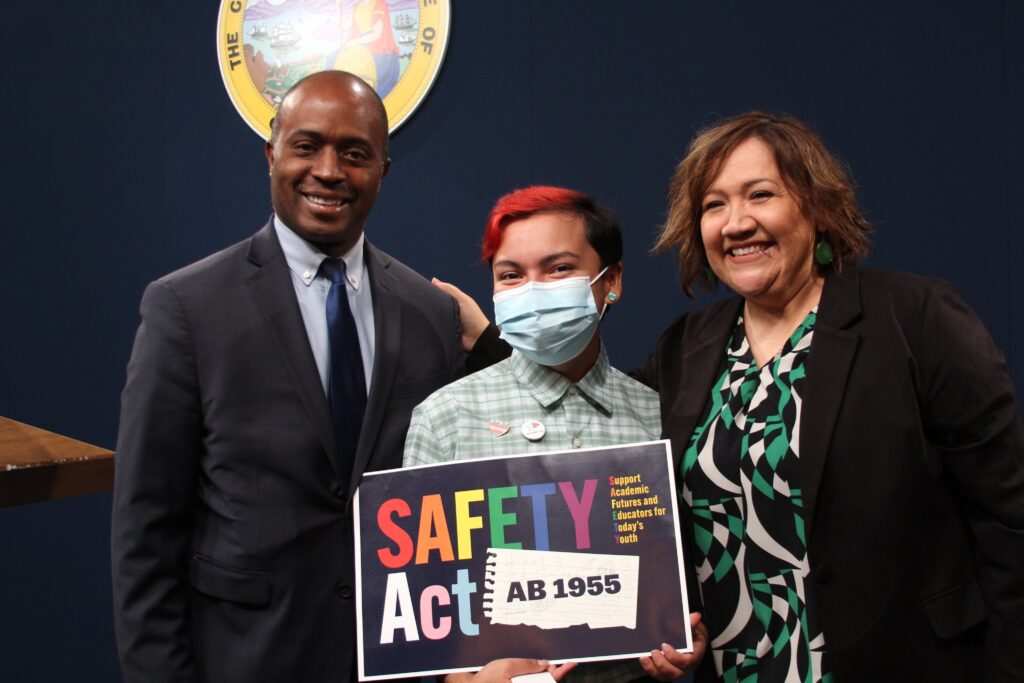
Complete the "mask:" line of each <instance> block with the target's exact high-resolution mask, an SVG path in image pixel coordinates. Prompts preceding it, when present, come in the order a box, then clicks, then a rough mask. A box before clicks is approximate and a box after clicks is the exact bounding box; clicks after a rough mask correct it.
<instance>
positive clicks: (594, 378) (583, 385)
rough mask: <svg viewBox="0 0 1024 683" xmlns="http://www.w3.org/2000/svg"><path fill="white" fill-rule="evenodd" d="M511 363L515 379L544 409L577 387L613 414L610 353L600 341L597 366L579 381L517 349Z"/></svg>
mask: <svg viewBox="0 0 1024 683" xmlns="http://www.w3.org/2000/svg"><path fill="white" fill-rule="evenodd" d="M509 365H510V366H511V368H512V375H513V376H514V377H515V378H516V381H517V382H518V383H519V384H520V385H522V386H523V388H524V389H526V391H527V392H529V394H530V395H531V396H533V398H534V399H535V400H536V401H537V403H539V404H541V405H542V406H544V407H545V408H551V407H552V406H553V405H555V404H557V403H558V402H560V401H561V400H562V399H563V398H565V395H566V393H568V391H569V390H570V389H572V388H573V387H575V388H576V390H577V391H579V392H580V394H581V395H583V397H584V398H586V399H587V402H588V403H590V404H591V405H593V406H594V407H595V408H597V409H598V410H600V411H601V412H602V413H604V414H605V415H611V414H612V409H611V406H612V404H613V403H614V400H613V397H612V396H611V395H610V393H609V392H608V376H609V372H610V370H611V366H610V365H609V363H608V354H607V353H606V352H605V349H604V344H601V350H600V352H599V353H598V354H597V361H596V362H595V363H594V367H592V368H590V370H589V371H588V372H587V374H586V375H584V376H583V379H581V380H580V381H579V382H577V383H576V384H573V383H572V382H570V381H569V380H568V379H566V378H565V377H563V376H562V375H560V374H558V373H557V372H555V371H554V370H552V369H551V368H549V367H547V366H545V365H540V364H539V363H534V362H533V361H532V360H530V359H529V358H527V357H526V356H524V355H523V354H521V353H519V352H518V351H512V357H511V359H509Z"/></svg>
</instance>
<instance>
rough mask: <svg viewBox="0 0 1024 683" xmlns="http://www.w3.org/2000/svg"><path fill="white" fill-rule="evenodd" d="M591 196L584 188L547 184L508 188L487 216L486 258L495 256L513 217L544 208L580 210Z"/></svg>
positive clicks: (488, 259) (482, 250) (522, 216)
mask: <svg viewBox="0 0 1024 683" xmlns="http://www.w3.org/2000/svg"><path fill="white" fill-rule="evenodd" d="M589 199H590V198H589V197H587V195H585V194H583V193H582V192H577V191H576V190H569V189H566V188H564V187H551V186H548V185H534V186H533V187H526V188H523V189H521V190H514V191H512V192H509V193H508V194H507V195H505V196H504V197H502V198H501V199H499V200H498V201H497V203H496V204H495V205H494V208H493V209H491V215H490V216H489V217H488V219H487V227H486V228H485V229H484V239H483V243H482V244H481V245H480V252H481V255H482V256H483V259H484V261H486V262H487V263H490V262H491V261H492V260H493V259H494V253H495V252H496V251H498V247H500V246H501V239H502V236H503V235H504V232H505V228H506V227H507V226H508V224H509V223H511V222H512V221H514V220H518V219H520V218H526V217H527V216H532V215H533V214H535V213H540V212H541V211H566V212H568V213H580V206H581V204H584V203H586V202H588V201H589Z"/></svg>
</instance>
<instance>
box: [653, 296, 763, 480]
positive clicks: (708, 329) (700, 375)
mask: <svg viewBox="0 0 1024 683" xmlns="http://www.w3.org/2000/svg"><path fill="white" fill-rule="evenodd" d="M742 306H743V299H741V298H740V297H734V298H732V299H728V300H726V301H724V302H723V303H722V304H721V305H713V306H711V307H710V308H708V309H707V310H706V311H703V312H697V313H691V314H690V315H691V319H690V320H689V321H688V322H687V325H686V329H685V331H684V332H683V339H682V344H681V346H682V349H681V354H680V358H679V361H678V362H679V368H678V372H676V371H675V369H674V368H672V367H666V368H665V369H664V370H663V371H662V376H664V377H666V378H668V377H673V376H674V377H676V378H678V379H675V380H673V381H672V382H671V383H670V384H668V385H666V383H662V385H661V386H662V390H664V389H665V388H666V386H668V387H671V388H672V389H674V390H675V391H676V395H675V399H674V400H673V401H672V408H671V411H672V415H671V418H669V417H668V416H666V417H665V419H664V423H665V425H671V429H672V433H671V434H666V436H669V437H671V438H672V443H673V444H674V448H673V449H672V457H673V460H674V464H675V469H676V471H678V470H679V466H680V464H681V462H682V457H683V453H684V452H685V451H686V448H687V447H688V446H689V443H690V436H691V435H692V434H693V430H694V428H695V427H696V426H697V421H698V420H699V419H700V418H701V415H703V413H704V407H705V406H706V405H707V401H708V397H709V396H710V393H711V385H712V383H713V382H714V381H715V377H716V376H717V374H718V369H719V367H720V366H721V364H722V354H723V353H724V351H725V345H726V343H727V342H728V341H729V335H730V334H731V333H732V330H733V328H734V327H735V325H736V317H737V316H738V315H739V311H740V308H741V307H742ZM670 390H671V389H670Z"/></svg>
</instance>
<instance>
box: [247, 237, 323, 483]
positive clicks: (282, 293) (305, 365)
mask: <svg viewBox="0 0 1024 683" xmlns="http://www.w3.org/2000/svg"><path fill="white" fill-rule="evenodd" d="M248 256H249V261H250V262H251V263H252V264H253V265H254V266H256V267H255V268H253V272H252V274H251V275H250V276H249V278H248V282H249V286H250V288H251V289H252V293H253V296H254V297H255V299H256V305H257V306H258V307H259V309H260V311H261V312H262V313H263V316H264V318H265V319H266V321H267V326H268V327H269V328H270V330H271V331H272V333H273V334H274V337H275V339H276V340H277V343H278V345H279V346H280V348H281V360H282V362H283V363H284V365H285V367H287V368H288V371H289V372H290V373H291V375H292V378H293V379H294V380H295V385H296V388H297V389H298V391H299V395H300V396H301V397H302V403H303V405H304V406H305V408H306V411H307V412H308V413H309V417H310V419H311V420H312V422H313V425H314V427H315V429H316V431H317V434H318V435H319V436H320V442H321V443H322V444H323V446H324V451H325V452H326V453H327V454H328V458H329V460H330V461H331V467H332V468H333V469H334V473H335V475H338V474H339V473H338V462H337V458H336V457H335V452H336V451H335V445H334V427H333V426H332V423H331V409H330V406H329V405H328V403H327V397H326V395H325V394H324V388H323V384H322V383H321V381H320V373H319V372H318V371H317V367H316V360H315V359H314V358H313V351H312V350H311V349H310V346H309V339H308V338H307V336H306V327H305V325H304V324H303V322H302V313H301V312H300V311H299V306H298V303H297V302H296V300H295V292H294V289H293V285H292V281H291V275H290V273H289V272H288V263H287V261H285V258H284V253H283V252H282V251H281V245H280V243H279V242H278V241H277V235H276V234H275V233H274V224H273V221H271V222H269V223H267V225H265V226H264V227H263V229H262V230H260V231H259V232H258V233H256V235H255V236H254V237H253V239H252V244H251V245H250V247H249V255H248Z"/></svg>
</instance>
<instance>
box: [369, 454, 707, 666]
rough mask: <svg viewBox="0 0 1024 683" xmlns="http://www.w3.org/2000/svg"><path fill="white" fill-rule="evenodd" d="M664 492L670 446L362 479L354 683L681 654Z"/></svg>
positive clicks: (683, 613)
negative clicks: (534, 662) (524, 662)
mask: <svg viewBox="0 0 1024 683" xmlns="http://www.w3.org/2000/svg"><path fill="white" fill-rule="evenodd" d="M675 500H676V492H675V483H674V478H673V476H672V456H671V452H670V450H669V445H668V442H667V441H656V442H649V443H643V444H629V445H625V446H615V447H609V448H594V449H585V450H574V451H561V452H555V453H545V454H541V455H525V456H515V457H500V458H482V459H477V460H464V461H459V462H453V463H445V464H441V465H426V466H421V467H411V468H407V469H402V470H390V471H387V472H375V473H370V474H366V475H364V476H363V480H362V483H361V484H360V487H359V490H358V491H357V494H356V499H355V506H356V510H355V513H356V535H357V538H356V549H357V574H358V575H357V591H356V598H357V629H358V639H359V678H360V679H361V680H378V679H384V678H399V677H405V676H423V675H432V674H441V673H451V672H455V671H472V670H476V669H479V668H480V667H482V666H483V665H484V664H486V663H487V662H489V661H491V660H493V659H498V658H502V657H531V658H544V659H549V660H551V661H553V662H563V661H577V662H586V661H600V660H614V659H627V658H635V657H639V656H642V655H645V654H648V653H650V651H651V649H653V648H656V647H658V646H659V645H660V644H661V643H663V642H669V643H672V644H673V646H675V647H677V648H678V649H680V650H682V651H690V650H691V649H692V647H691V643H692V641H691V633H690V621H689V617H688V614H689V608H688V606H687V597H686V586H685V581H684V580H683V575H682V567H684V566H685V565H684V563H683V555H682V548H681V544H680V535H679V520H678V517H677V514H676V506H675ZM637 672H638V675H640V674H641V670H640V668H639V665H637Z"/></svg>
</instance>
